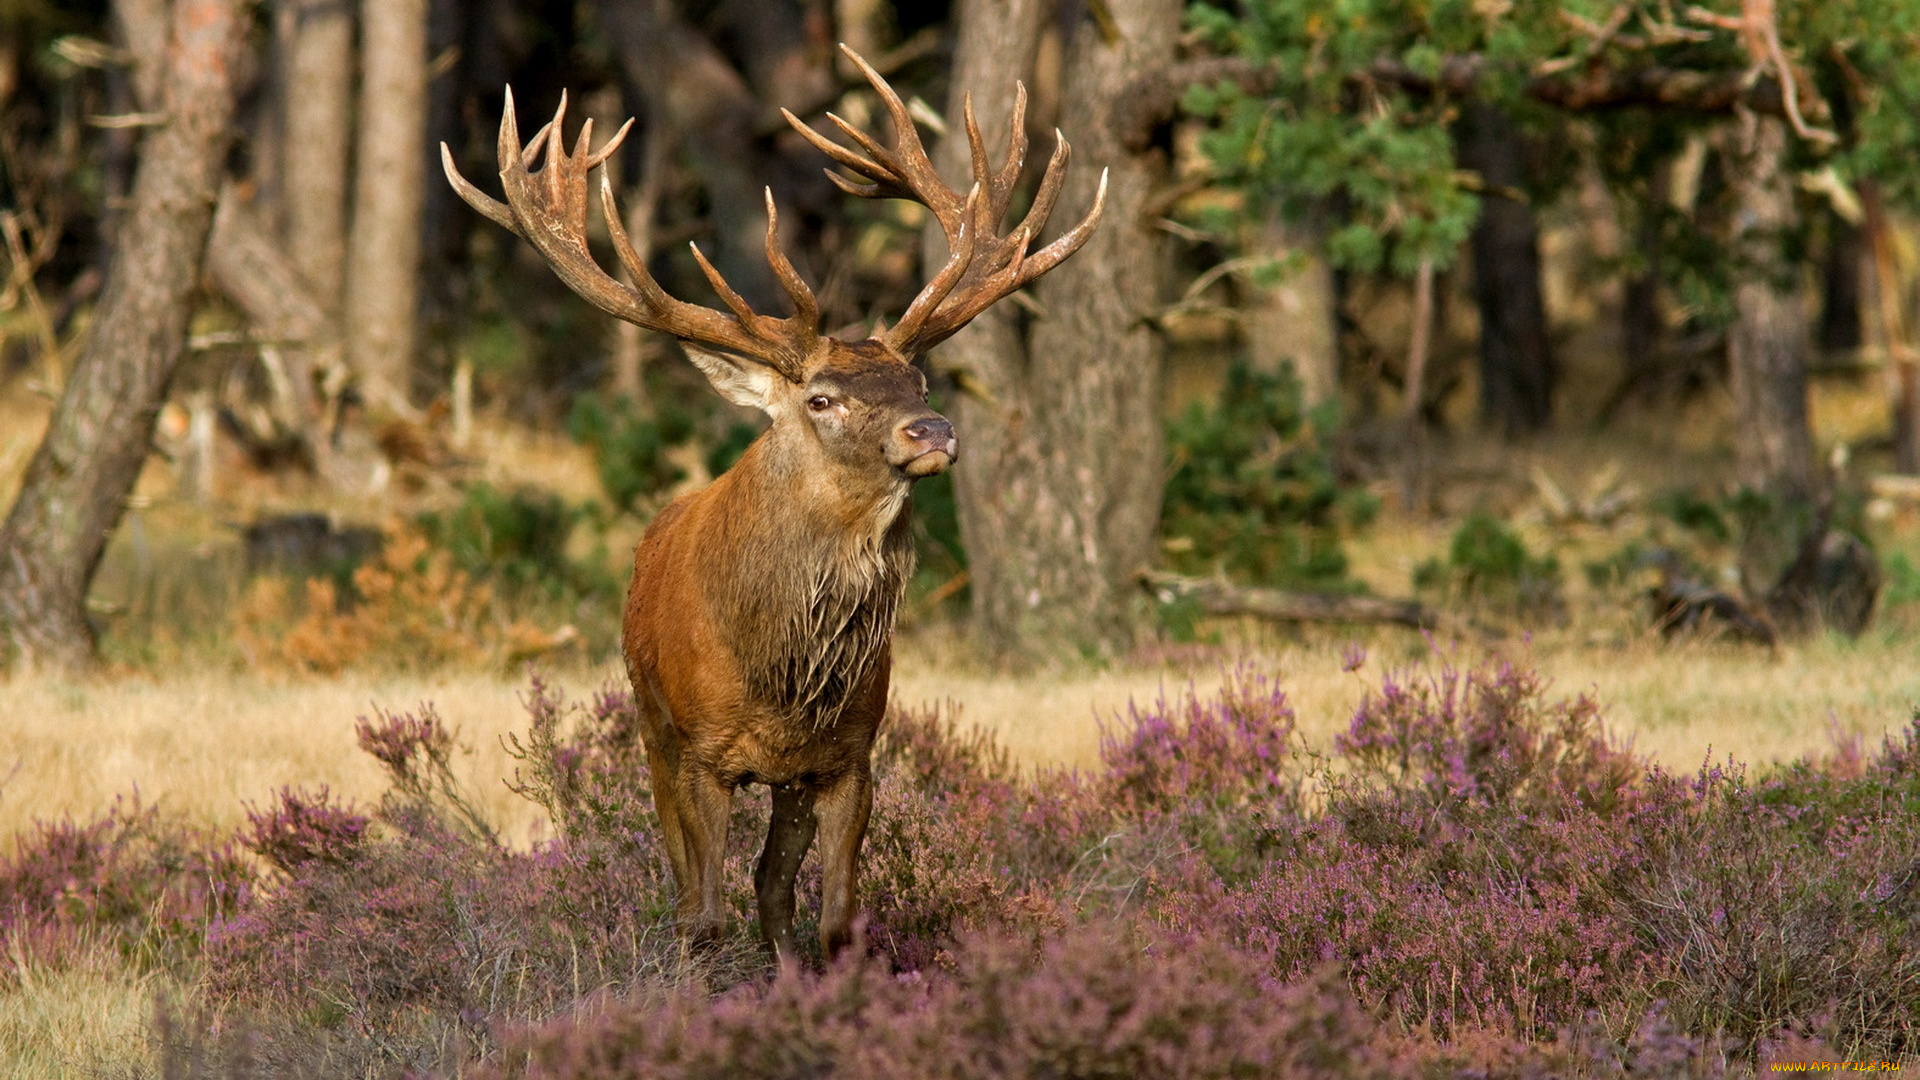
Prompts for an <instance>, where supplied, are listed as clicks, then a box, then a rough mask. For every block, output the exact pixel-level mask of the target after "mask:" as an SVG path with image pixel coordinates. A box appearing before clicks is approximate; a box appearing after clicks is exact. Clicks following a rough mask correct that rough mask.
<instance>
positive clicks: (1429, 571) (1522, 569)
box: [1413, 514, 1562, 617]
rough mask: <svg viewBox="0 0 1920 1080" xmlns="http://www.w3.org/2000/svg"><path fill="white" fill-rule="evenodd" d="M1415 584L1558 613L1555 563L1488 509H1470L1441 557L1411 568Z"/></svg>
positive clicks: (1458, 596) (1525, 610) (1527, 611)
mask: <svg viewBox="0 0 1920 1080" xmlns="http://www.w3.org/2000/svg"><path fill="white" fill-rule="evenodd" d="M1413 583H1414V587H1415V588H1416V589H1420V590H1429V591H1437V592H1440V593H1441V594H1443V595H1444V596H1445V597H1446V598H1447V599H1449V600H1456V601H1465V602H1467V603H1471V604H1478V605H1483V606H1486V607H1489V608H1492V609H1495V610H1501V611H1506V612H1509V613H1511V614H1514V615H1518V616H1523V617H1524V616H1541V615H1545V616H1549V617H1557V616H1558V615H1559V614H1560V612H1561V608H1562V604H1561V598H1560V563H1559V561H1558V560H1556V559H1554V558H1553V557H1552V556H1536V555H1534V554H1533V553H1532V552H1529V551H1528V550H1527V545H1526V543H1525V542H1524V541H1522V540H1521V539H1520V537H1519V535H1518V534H1517V533H1515V532H1514V531H1513V530H1511V529H1509V528H1507V527H1506V526H1505V525H1503V524H1501V523H1500V521H1499V519H1498V518H1495V517H1493V516H1491V515H1489V514H1474V515H1472V516H1471V517H1469V518H1467V520H1465V521H1463V522H1461V523H1460V527H1459V528H1458V529H1456V530H1454V534H1453V542H1452V543H1451V544H1449V545H1448V548H1447V559H1446V562H1444V563H1443V562H1441V561H1440V560H1438V559H1429V560H1427V561H1426V562H1424V563H1422V564H1421V565H1420V566H1419V567H1418V568H1417V569H1415V571H1414V577H1413Z"/></svg>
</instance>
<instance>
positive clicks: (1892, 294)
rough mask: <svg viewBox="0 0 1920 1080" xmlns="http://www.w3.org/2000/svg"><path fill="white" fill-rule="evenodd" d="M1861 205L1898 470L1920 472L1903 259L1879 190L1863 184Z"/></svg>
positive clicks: (1914, 355)
mask: <svg viewBox="0 0 1920 1080" xmlns="http://www.w3.org/2000/svg"><path fill="white" fill-rule="evenodd" d="M1860 204H1861V206H1862V207H1863V208H1864V209H1865V211H1866V233H1867V237H1868V239H1869V241H1870V250H1871V251H1872V253H1873V295H1874V314H1875V316H1876V319H1875V321H1876V322H1877V323H1878V325H1879V330H1880V344H1881V347H1882V348H1884V349H1885V350H1886V352H1887V405H1888V408H1889V410H1890V411H1891V413H1892V416H1893V471H1895V472H1898V473H1906V474H1907V475H1913V474H1915V473H1920V349H1916V348H1915V347H1914V340H1913V327H1912V325H1911V324H1910V323H1909V322H1908V320H1907V312H1906V305H1905V302H1904V301H1903V300H1902V297H1901V292H1902V287H1901V272H1900V257H1899V254H1898V252H1897V251H1896V250H1895V248H1896V245H1895V243H1894V236H1893V223H1892V222H1891V221H1888V220H1887V210H1886V204H1885V202H1884V201H1883V200H1882V199H1881V197H1880V185H1878V184H1876V183H1874V182H1872V181H1866V182H1864V183H1862V184H1861V185H1860Z"/></svg>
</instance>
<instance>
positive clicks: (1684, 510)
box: [1650, 491, 1733, 544]
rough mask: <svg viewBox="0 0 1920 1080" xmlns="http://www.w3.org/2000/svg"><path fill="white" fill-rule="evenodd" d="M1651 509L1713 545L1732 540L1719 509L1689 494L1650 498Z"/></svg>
mask: <svg viewBox="0 0 1920 1080" xmlns="http://www.w3.org/2000/svg"><path fill="white" fill-rule="evenodd" d="M1650 508H1651V509H1652V510H1653V512H1654V513H1656V514H1659V515H1660V516H1661V517H1664V518H1666V519H1667V520H1669V521H1671V522H1673V523H1674V524H1675V525H1678V526H1680V527H1681V528H1682V529H1687V530H1690V531H1692V532H1697V533H1699V534H1701V535H1702V536H1704V537H1706V538H1707V539H1709V540H1712V541H1714V542H1716V543H1722V544H1724V543H1726V542H1727V541H1729V540H1731V539H1733V527H1732V526H1731V525H1729V524H1728V523H1727V515H1726V514H1725V513H1723V512H1722V511H1721V508H1720V507H1719V506H1718V505H1716V504H1715V503H1714V502H1713V501H1712V500H1710V499H1703V498H1701V497H1700V496H1699V495H1696V494H1694V493H1693V492H1691V491H1668V492H1663V493H1662V494H1660V495H1657V496H1655V497H1654V498H1653V500H1652V502H1651V504H1650Z"/></svg>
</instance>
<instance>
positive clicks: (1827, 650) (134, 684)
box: [0, 634, 1920, 840]
mask: <svg viewBox="0 0 1920 1080" xmlns="http://www.w3.org/2000/svg"><path fill="white" fill-rule="evenodd" d="M1344 644H1345V643H1344V642H1343V641H1339V640H1335V639H1331V638H1329V639H1326V640H1322V641H1319V642H1311V643H1292V644H1286V643H1281V644H1273V643H1269V644H1267V645H1265V646H1261V647H1250V648H1248V649H1245V650H1242V651H1241V652H1238V653H1235V652H1230V651H1226V650H1222V651H1221V652H1220V653H1219V654H1218V655H1216V656H1209V657H1207V658H1205V659H1204V660H1202V661H1200V662H1198V663H1195V664H1192V665H1191V666H1189V667H1188V668H1186V669H1180V668H1172V667H1150V668H1118V669H1113V670H1105V671H1081V672H1049V673H1043V674H1039V675H1033V676H1024V677H1005V676H996V675H991V674H987V673H982V672H975V671H968V670H966V669H964V668H959V667H956V666H955V665H953V664H951V663H943V662H941V661H940V660H939V658H938V657H937V656H934V655H932V654H931V653H930V652H928V651H927V650H925V649H921V648H914V647H909V648H907V649H906V650H904V654H903V656H902V659H901V663H900V665H899V670H898V671H897V673H896V676H895V696H896V697H897V698H899V699H900V700H902V701H905V702H909V703H917V702H952V703H954V704H956V705H958V706H959V709H960V712H959V715H960V717H961V719H962V720H963V721H964V722H968V723H973V724H978V725H980V726H982V727H985V728H987V729H989V730H991V731H992V732H994V733H995V734H996V735H997V736H998V737H999V738H1000V739H1001V740H1002V741H1003V742H1004V743H1005V744H1006V745H1007V746H1008V747H1009V748H1010V749H1011V750H1012V752H1013V753H1014V755H1015V756H1016V758H1018V759H1019V760H1021V761H1024V762H1028V763H1032V764H1036V765H1038V764H1063V765H1072V766H1085V765H1090V764H1092V763H1093V762H1094V761H1095V760H1097V755H1098V752H1099V731H1100V722H1101V720H1102V719H1111V718H1112V717H1114V716H1115V715H1117V714H1119V713H1122V712H1124V710H1125V708H1126V705H1127V703H1128V702H1129V701H1150V700H1151V699H1153V698H1154V697H1155V696H1157V695H1159V694H1161V693H1179V692H1183V691H1184V690H1185V689H1186V687H1187V686H1188V685H1189V684H1191V685H1193V686H1194V687H1195V688H1197V689H1199V690H1200V691H1201V692H1205V691H1207V690H1208V689H1210V688H1212V687H1213V686H1215V685H1217V684H1218V683H1219V681H1220V678H1221V674H1222V672H1223V670H1224V669H1225V668H1226V667H1227V666H1230V665H1231V664H1233V663H1235V662H1237V661H1236V659H1235V658H1236V656H1238V657H1243V658H1244V659H1245V660H1246V661H1247V662H1250V663H1254V664H1258V665H1260V666H1262V667H1264V668H1267V669H1269V670H1277V671H1278V672H1279V673H1280V674H1281V677H1282V681H1283V684H1284V685H1285V686H1286V687H1287V690H1288V692H1289V694H1290V695H1291V696H1292V698H1293V702H1294V707H1295V709H1296V710H1297V712H1298V713H1299V716H1300V728H1301V731H1302V733H1303V734H1304V735H1305V736H1306V738H1307V739H1308V740H1309V741H1310V742H1312V743H1315V744H1318V745H1320V746H1323V747H1324V746H1326V745H1327V744H1328V742H1329V740H1330V739H1331V738H1332V736H1333V734H1334V733H1335V732H1337V731H1339V730H1341V729H1343V728H1344V726H1345V725H1346V723H1347V720H1348V718H1349V717H1350V716H1351V714H1352V711H1353V708H1354V706H1355V705H1356V704H1357V703H1358V701H1359V699H1360V696H1361V695H1362V694H1363V693H1364V692H1365V691H1366V690H1367V688H1368V687H1370V686H1374V685H1377V684H1378V680H1379V676H1380V674H1381V672H1382V671H1383V669H1384V668H1386V667H1389V666H1392V667H1399V666H1403V665H1405V664H1408V663H1410V662H1414V661H1415V660H1419V659H1427V660H1428V662H1430V658H1429V657H1428V649H1427V645H1426V644H1425V642H1423V641H1422V640H1420V639H1419V638H1416V637H1413V636H1411V635H1404V634H1382V635H1380V636H1378V637H1376V638H1374V639H1372V640H1371V641H1370V642H1369V643H1368V647H1369V651H1370V656H1369V659H1368V661H1367V663H1366V665H1365V666H1364V667H1362V668H1361V669H1360V670H1359V671H1357V672H1344V671H1342V670H1341V651H1342V649H1343V647H1344ZM1509 652H1510V654H1512V655H1514V657H1515V659H1519V660H1523V661H1525V662H1527V663H1530V664H1532V665H1534V666H1535V667H1537V668H1538V669H1539V670H1540V671H1541V672H1542V673H1544V674H1546V675H1547V676H1549V677H1550V678H1552V679H1553V680H1554V683H1555V685H1556V686H1557V688H1558V689H1559V691H1560V692H1562V693H1567V694H1572V693H1578V692H1583V691H1585V692H1592V693H1594V694H1595V695H1596V696H1598V697H1599V699H1600V700H1601V701H1602V703H1603V705H1604V706H1605V709H1606V713H1607V715H1608V716H1609V717H1610V718H1611V720H1612V722H1613V724H1614V726H1615V728H1616V729H1617V730H1618V731H1619V732H1620V733H1621V734H1623V735H1626V736H1628V737H1630V738H1632V739H1633V741H1634V744H1635V746H1636V747H1637V748H1638V749H1639V750H1640V751H1641V752H1643V753H1649V754H1651V755H1653V756H1654V757H1655V758H1657V759H1658V760H1660V761H1661V762H1663V763H1664V764H1666V765H1668V766H1669V767H1671V768H1676V769H1690V768H1692V767H1694V766H1696V765H1698V764H1699V763H1700V762H1701V760H1703V759H1704V757H1705V756H1706V755H1707V753H1708V752H1709V750H1711V751H1712V752H1713V754H1714V755H1715V756H1717V757H1719V756H1724V755H1727V754H1731V755H1733V756H1734V757H1736V758H1739V759H1741V760H1743V761H1748V762H1752V763H1760V762H1767V761H1778V760H1786V759H1791V758H1793V757H1796V756H1799V755H1802V754H1807V753H1820V752H1824V750H1825V749H1826V748H1827V747H1828V746H1829V745H1830V744H1831V742H1832V738H1833V733H1834V732H1835V731H1840V732H1844V733H1860V734H1863V735H1865V736H1866V737H1867V738H1868V739H1869V740H1875V739H1877V738H1878V737H1879V735H1880V733H1882V732H1883V731H1885V730H1887V729H1888V728H1889V726H1892V725H1899V724H1903V723H1904V722H1905V721H1906V718H1907V716H1908V714H1909V712H1910V710H1912V709H1913V708H1914V707H1915V706H1916V704H1920V665H1915V664H1914V663H1913V662H1912V660H1911V656H1912V650H1911V643H1910V642H1907V641H1904V640H1899V639H1893V638H1885V639H1879V640H1874V639H1869V640H1865V641H1862V642H1856V643H1847V642H1841V641H1836V640H1831V639H1819V640H1815V641H1812V642H1808V643H1806V644H1803V645H1798V646H1792V647H1789V648H1786V649H1784V650H1782V652H1781V654H1780V655H1779V656H1778V657H1773V656H1769V655H1768V654H1767V653H1765V652H1763V651H1759V650H1754V649H1739V648H1733V647H1724V646H1705V645H1700V646H1682V647H1679V648H1663V647H1661V646H1659V645H1657V644H1655V643H1651V642H1634V643H1631V644H1628V645H1626V646H1624V647H1618V648H1604V649H1601V648H1593V647H1589V646H1582V645H1578V644H1571V643H1568V644H1559V643H1551V642H1549V643H1541V644H1537V645H1521V646H1517V647H1515V648H1513V649H1510V650H1509ZM1473 658H1474V657H1473V656H1472V654H1471V653H1469V652H1467V651H1464V650H1463V651H1462V652H1459V653H1457V654H1455V655H1454V656H1453V659H1454V660H1455V661H1456V662H1458V663H1467V662H1470V661H1471V660H1472V659H1473ZM619 677H620V676H619V674H618V672H617V671H616V670H615V669H613V668H611V667H608V668H606V669H602V670H598V671H576V672H574V673H571V674H569V675H566V676H563V677H561V678H559V679H558V682H559V683H560V685H562V686H563V687H564V688H565V689H566V690H567V692H568V694H569V696H573V697H580V696H584V695H586V694H587V693H590V692H591V691H592V690H594V689H596V688H597V687H600V686H604V685H607V684H608V683H609V682H612V681H614V680H616V679H618V678H619ZM523 691H524V683H523V682H522V681H521V680H518V679H513V678H507V677H504V676H499V675H494V674H487V673H481V672H460V671H444V672H441V673H437V674H433V675H421V676H403V675H368V674H348V675H343V676H340V677H338V678H335V679H331V680H319V679H267V678H262V677H259V676H256V675H251V674H244V673H235V672H232V671H213V672H185V673H179V674H166V675H161V676H156V677H151V678H122V679H117V680H111V681H100V682H94V683H80V684H75V683H67V682H59V681H51V680H20V681H16V682H13V683H4V684H0V715H5V716H6V717H7V718H8V722H7V724H6V725H5V726H4V727H3V728H0V777H4V778H5V779H4V782H3V783H0V836H8V835H12V834H14V833H16V832H17V831H18V830H20V829H21V828H22V827H24V826H26V825H27V824H29V823H30V822H31V821H32V820H34V819H36V818H39V819H47V818H57V817H61V816H64V815H72V816H75V817H86V816H90V815H92V814H94V813H97V812H99V811H100V810H102V809H104V808H105V807H106V806H108V805H109V804H110V803H111V802H112V800H113V799H114V798H115V797H116V796H118V795H121V794H124V793H127V792H131V791H138V792H139V794H140V796H141V798H142V799H144V800H147V801H149V802H158V803H159V804H160V805H162V806H163V807H166V808H168V809H170V810H172V811H174V812H177V813H181V814H184V815H186V816H188V817H189V818H190V819H192V820H195V821H197V822H201V823H204V824H207V825H213V826H228V825H233V824H236V823H238V822H240V821H242V820H244V815H245V806H246V804H248V803H255V804H261V803H264V802H265V801H266V800H267V799H268V798H269V796H270V795H271V794H272V793H273V792H274V791H275V790H276V789H278V788H279V787H281V786H284V785H296V786H314V785H319V784H326V785H328V786H330V787H331V788H332V789H333V790H334V791H335V792H337V793H339V794H341V795H344V796H346V797H348V798H351V799H355V800H360V801H371V800H373V799H375V798H377V797H378V795H379V792H380V790H381V784H382V781H381V775H380V773H379V770H378V767H377V766H376V765H375V764H374V762H373V761H372V759H371V758H368V757H367V756H366V755H365V754H362V753H360V752H359V750H358V749H357V748H356V747H355V745H354V738H353V724H354V720H355V718H356V717H358V716H361V715H366V714H368V713H370V711H371V708H372V707H373V706H375V705H378V706H381V707H384V708H387V709H390V710H403V709H411V708H413V707H415V706H417V705H418V704H419V703H420V702H422V701H431V702H433V703H434V704H435V705H437V706H438V707H439V710H440V713H441V715H442V716H443V717H444V718H445V719H446V720H447V721H448V722H449V723H451V724H453V725H455V726H456V728H457V730H458V731H459V732H460V735H461V739H462V741H463V742H464V744H465V745H466V746H467V748H468V750H469V752H468V753H467V754H465V755H463V757H462V759H461V764H462V768H463V770H464V772H465V776H464V779H465V780H466V781H467V782H468V785H469V788H470V790H471V791H473V792H474V793H475V796H476V799H477V801H478V803H479V805H480V806H481V807H482V809H483V810H484V811H485V812H486V813H487V814H489V815H490V816H491V817H492V818H493V819H494V820H495V821H496V822H497V823H498V824H499V825H500V826H501V827H502V828H503V829H504V831H505V832H506V834H507V835H509V836H513V837H518V838H521V839H522V840H525V839H528V838H531V837H533V836H535V835H538V831H539V829H540V826H541V822H540V820H539V812H538V810H537V809H536V808H535V807H533V806H532V805H531V804H529V803H527V802H525V801H524V800H522V799H520V798H519V797H518V796H515V795H513V794H512V793H511V792H509V791H507V790H506V787H505V785H504V784H503V783H502V780H503V778H505V777H507V776H510V775H511V773H512V765H513V762H512V761H511V760H510V759H509V758H508V757H507V756H506V754H505V752H504V751H503V750H502V748H501V744H500V739H501V736H503V735H505V734H506V733H508V732H513V731H518V730H521V729H522V728H523V726H524V724H525V714H524V712H523V710H522V708H521V706H520V700H519V699H520V695H521V694H522V692H523Z"/></svg>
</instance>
